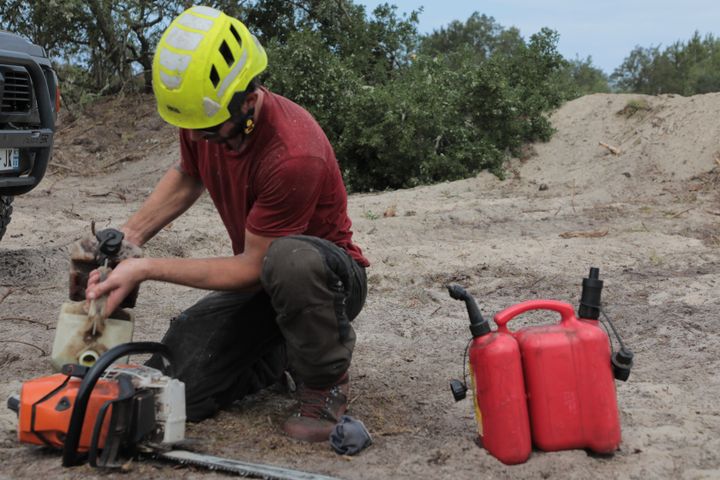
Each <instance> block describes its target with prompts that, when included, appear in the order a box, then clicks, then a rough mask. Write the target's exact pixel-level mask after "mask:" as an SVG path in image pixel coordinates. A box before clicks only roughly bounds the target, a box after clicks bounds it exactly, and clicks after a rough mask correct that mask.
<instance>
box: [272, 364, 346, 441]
mask: <svg viewBox="0 0 720 480" xmlns="http://www.w3.org/2000/svg"><path fill="white" fill-rule="evenodd" d="M298 393H299V397H300V411H299V412H298V413H296V414H294V415H293V416H291V417H290V418H288V419H287V420H286V421H285V423H284V424H283V430H284V431H285V433H286V434H287V435H288V436H290V437H292V438H294V439H296V440H303V441H305V442H327V441H328V440H329V439H330V432H332V429H333V427H335V424H336V423H337V422H338V420H339V419H340V417H341V416H342V415H343V414H344V413H345V410H347V404H348V395H349V393H350V381H349V375H348V374H347V372H345V374H343V376H342V377H340V379H339V380H338V381H337V382H335V384H334V385H331V386H329V387H326V388H312V387H309V386H307V385H305V384H302V385H300V386H299V387H298Z"/></svg>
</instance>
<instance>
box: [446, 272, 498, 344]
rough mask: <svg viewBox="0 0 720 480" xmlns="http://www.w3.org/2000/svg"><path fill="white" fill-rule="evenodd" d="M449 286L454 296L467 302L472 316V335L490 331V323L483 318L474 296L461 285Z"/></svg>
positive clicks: (451, 294)
mask: <svg viewBox="0 0 720 480" xmlns="http://www.w3.org/2000/svg"><path fill="white" fill-rule="evenodd" d="M447 288H448V292H449V293H450V296H451V297H452V298H454V299H455V300H463V301H464V302H465V306H466V307H467V311H468V316H469V317H470V333H471V334H472V336H473V337H475V338H477V337H482V336H483V335H487V334H488V333H490V324H489V323H488V321H487V320H485V319H484V318H483V316H482V313H480V309H479V308H478V306H477V302H475V299H474V298H473V296H472V295H470V294H469V293H468V292H467V291H465V289H464V288H463V287H461V286H460V285H448V287H447Z"/></svg>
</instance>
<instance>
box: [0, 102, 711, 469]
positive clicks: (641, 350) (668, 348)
mask: <svg viewBox="0 0 720 480" xmlns="http://www.w3.org/2000/svg"><path fill="white" fill-rule="evenodd" d="M630 98H635V97H630V96H622V95H593V96H590V97H585V98H582V99H579V100H577V101H575V102H571V103H570V104H568V105H566V106H565V107H563V109H561V110H560V111H559V112H558V113H557V114H556V115H555V116H554V118H553V123H554V125H555V126H556V128H557V129H558V133H557V135H556V136H555V138H554V139H553V140H552V141H551V142H550V143H548V144H542V145H536V146H535V147H534V148H535V150H536V152H535V153H536V154H535V155H534V156H532V157H530V158H529V159H527V160H525V161H519V160H515V161H513V162H512V164H511V165H510V166H509V172H510V173H509V175H508V179H507V180H505V181H499V180H497V179H496V178H494V177H491V176H490V175H487V174H481V175H479V176H478V177H477V178H474V179H469V180H465V181H460V182H454V183H446V184H440V185H435V186H431V187H423V188H416V189H412V190H406V191H397V192H387V193H380V194H365V195H354V196H352V197H351V199H350V213H351V217H352V219H353V221H354V231H355V234H356V239H357V241H358V243H359V244H360V245H361V246H362V247H363V248H364V251H365V252H366V253H367V256H368V257H369V258H370V259H371V261H372V262H373V265H372V267H371V269H370V270H369V283H370V294H369V298H368V303H367V306H366V308H365V310H364V311H363V313H362V314H361V315H360V317H359V318H358V319H357V320H356V324H355V326H356V329H357V332H358V345H357V348H356V354H355V360H354V362H353V366H352V370H351V374H352V378H353V383H352V389H353V392H352V393H351V398H352V404H351V412H352V414H353V415H354V416H356V417H358V418H360V419H362V420H363V421H364V422H365V424H366V425H367V426H368V428H369V429H370V430H371V432H372V434H373V435H374V439H375V443H374V445H373V446H372V447H371V448H370V449H368V450H367V451H365V452H363V453H362V454H361V455H359V456H358V457H355V458H351V459H348V458H342V457H339V456H337V455H336V454H334V453H333V452H332V451H331V450H330V448H329V447H328V446H327V445H324V444H323V445H303V444H299V443H296V442H294V441H291V440H289V439H287V438H285V437H284V436H283V435H282V434H281V433H280V432H279V429H278V426H279V425H280V423H281V422H282V420H283V418H284V415H285V414H286V412H287V410H288V408H289V407H290V406H291V404H292V402H291V400H289V399H287V398H285V397H284V396H282V395H280V394H278V393H275V392H266V393H263V394H261V395H258V396H256V397H253V398H250V399H246V400H244V401H243V402H241V403H239V404H237V405H236V406H234V407H233V408H232V409H231V410H230V411H227V412H224V413H222V414H221V415H220V416H219V417H217V418H215V419H212V420H209V421H206V422H203V423H201V424H197V425H191V426H190V427H189V432H188V435H189V436H192V437H196V438H200V439H202V441H203V445H204V446H203V448H204V449H205V450H206V451H207V452H209V453H212V454H215V455H220V456H228V457H233V458H238V459H243V460H248V461H256V462H267V463H273V464H278V465H285V466H290V467H295V468H303V469H305V470H308V471H314V472H318V473H325V474H331V475H335V476H338V477H341V478H347V479H360V478H363V479H380V478H407V479H411V478H413V479H414V478H424V479H436V478H453V479H471V478H472V479H476V478H578V479H585V478H638V479H639V478H643V479H645V478H682V479H710V478H720V453H719V452H720V407H718V403H717V396H718V394H719V393H720V376H718V374H717V372H718V370H719V368H720V356H719V355H718V351H719V348H718V346H719V345H720V316H719V315H718V311H719V309H720V298H719V297H718V295H717V291H718V288H719V287H720V253H719V251H718V247H719V246H720V231H719V229H718V225H720V194H718V187H719V186H720V161H719V160H716V159H717V158H718V153H719V152H720V144H718V140H717V139H718V138H720V118H718V116H717V112H718V111H719V110H720V94H710V95H705V96H701V97H693V98H682V97H647V98H648V100H649V102H650V106H651V107H652V110H651V111H649V112H639V113H637V114H635V115H633V116H631V117H626V116H622V115H618V114H617V113H616V112H618V111H620V110H622V109H623V107H624V106H625V105H626V103H627V101H628V100H629V99H630ZM140 100H142V101H143V102H144V103H142V104H140V105H139V106H138V105H137V104H136V102H139V101H140ZM111 113H112V114H111ZM63 121H64V123H63V127H62V129H61V131H60V134H59V138H58V141H57V149H56V151H57V154H56V156H55V159H54V162H55V165H54V166H53V167H52V170H51V172H50V174H49V175H48V177H47V178H46V179H45V180H44V181H43V183H42V185H41V186H40V187H39V188H38V189H36V190H35V191H33V192H32V193H31V194H29V195H26V196H23V197H19V198H18V199H16V201H15V214H14V216H13V221H12V223H11V224H10V227H9V229H8V233H7V234H6V237H5V238H4V239H3V241H2V243H0V299H3V300H2V301H0V325H2V328H3V331H4V334H3V335H2V343H0V363H1V364H2V366H3V369H2V371H1V372H0V398H5V397H7V396H8V395H9V394H11V393H14V392H16V391H17V390H18V388H19V386H20V383H21V381H22V380H23V379H27V378H30V377H33V376H37V375H40V374H44V373H46V372H48V371H49V359H48V357H47V355H46V354H47V353H48V352H49V351H50V347H51V345H52V340H53V336H54V330H53V327H54V324H55V321H56V318H57V314H58V311H59V307H60V304H61V303H62V302H63V301H65V299H66V295H67V268H68V256H67V250H68V246H69V245H70V244H71V243H72V242H73V241H74V240H75V239H77V238H79V237H80V236H81V235H82V234H83V233H84V232H87V231H88V229H89V222H90V220H91V219H94V220H95V221H96V222H97V224H98V225H99V226H100V227H105V226H118V225H120V224H122V222H123V221H124V220H125V219H126V218H127V216H128V214H129V213H130V212H131V211H133V210H135V209H136V208H138V206H139V204H140V202H141V201H142V199H143V198H144V197H145V196H146V195H147V193H148V192H149V190H150V189H151V188H152V185H153V184H154V182H155V181H156V180H157V179H158V178H159V176H160V175H162V173H163V172H164V171H165V169H166V168H168V167H169V166H170V165H171V164H172V163H173V162H174V160H175V158H176V146H175V134H174V132H173V131H172V130H171V129H169V128H167V127H165V126H163V125H162V123H161V122H160V121H159V120H158V119H157V118H156V117H154V115H153V113H152V100H151V99H150V98H148V97H145V98H144V99H137V98H132V99H124V100H118V101H115V102H110V103H107V104H105V105H102V106H98V107H97V108H95V109H93V110H91V111H90V112H89V116H83V117H78V118H71V117H65V118H64V120H63ZM93 125H94V126H93ZM599 142H604V143H606V144H608V145H611V146H614V147H617V148H619V149H620V152H621V153H620V155H613V154H612V153H610V152H609V151H608V149H606V148H604V147H601V146H599ZM561 234H564V235H561ZM229 253H230V249H229V246H228V242H227V241H226V234H225V232H224V229H223V227H222V224H221V223H220V221H219V218H218V217H217V215H216V214H215V213H214V209H213V207H212V204H211V203H210V201H209V199H208V198H207V197H206V196H205V197H203V199H202V200H201V201H200V202H199V204H198V205H196V206H194V207H193V208H192V209H191V210H190V211H189V212H188V213H187V214H186V215H184V216H183V217H181V218H180V219H178V220H177V221H176V222H174V223H173V224H172V225H171V226H170V227H169V228H167V229H165V230H163V231H162V232H161V233H160V234H159V235H158V237H156V239H154V240H153V241H152V242H151V243H150V244H149V245H148V248H147V250H146V254H148V255H157V256H169V255H174V256H212V255H225V254H229ZM590 266H597V267H599V268H600V271H601V275H602V277H603V279H604V280H605V285H606V288H605V292H604V304H605V306H606V309H607V312H608V313H609V314H610V315H611V316H612V318H613V319H614V320H615V322H616V325H617V327H618V328H619V329H620V331H621V332H622V333H623V334H624V338H625V341H626V343H627V344H628V345H629V346H631V347H632V348H633V350H634V351H635V353H636V367H635V369H634V370H633V373H632V376H631V378H630V381H629V382H628V383H626V384H622V383H621V384H618V400H619V406H620V410H621V420H622V426H623V444H622V447H621V450H620V451H619V452H618V453H617V454H616V455H615V456H614V457H612V458H598V457H595V456H590V455H588V454H587V453H586V452H584V451H568V452H560V453H551V454H550V453H542V452H535V453H533V455H532V457H531V459H530V460H529V461H528V462H527V463H526V464H524V465H520V466H516V467H505V466H503V465H502V464H500V463H499V462H497V461H496V460H494V459H493V458H492V457H490V456H488V455H487V454H486V453H485V452H484V451H483V450H481V449H479V448H478V447H477V446H475V444H474V443H473V441H472V439H473V435H474V431H475V426H474V420H473V417H472V404H471V401H470V400H466V401H464V402H461V403H457V404H455V403H454V402H453V400H452V397H451V395H450V392H449V389H448V386H447V385H448V380H449V379H450V378H453V377H457V376H459V375H460V373H461V371H462V356H463V349H464V348H465V345H466V343H467V340H468V335H469V332H468V330H467V316H466V313H465V309H464V307H463V305H462V304H461V303H459V302H456V301H453V300H451V299H450V298H449V297H448V295H447V293H446V291H445V289H444V285H445V284H447V283H449V282H457V283H461V284H463V285H465V286H466V287H468V289H469V291H470V292H471V293H473V294H474V295H475V296H476V298H478V300H479V301H480V302H481V308H482V310H483V312H484V313H485V314H486V315H491V314H492V313H495V312H497V311H499V310H501V309H503V308H505V307H507V306H509V305H512V304H514V303H517V302H520V301H523V300H528V299H533V298H554V299H558V300H564V301H568V302H571V303H573V304H576V302H577V300H578V297H579V293H580V288H579V285H580V281H581V279H582V277H583V276H585V275H586V274H587V271H588V268H589V267H590ZM201 295H202V292H198V291H193V290H191V289H187V288H183V287H176V286H171V285H163V284H159V283H148V284H146V285H143V287H142V289H141V292H140V299H139V304H138V306H137V308H136V316H137V317H138V320H137V325H136V339H137V340H158V339H159V338H160V337H161V335H162V333H163V332H164V330H165V329H166V327H167V324H168V319H169V318H171V317H172V316H173V315H175V314H177V313H178V312H179V311H180V310H182V309H183V308H185V307H187V306H189V305H190V304H191V303H192V302H193V301H194V300H195V299H196V298H199V297H200V296H201ZM555 320H556V319H555V318H554V317H551V316H540V317H538V316H536V315H532V316H528V317H527V319H526V321H525V322H519V325H522V324H526V323H529V322H533V323H538V322H541V321H545V322H548V321H555ZM17 342H24V343H17ZM28 344H30V345H28ZM14 426H15V419H14V414H12V413H11V412H9V411H0V462H1V465H2V466H1V467H0V478H38V477H40V476H41V475H47V476H53V477H59V478H80V477H82V478H94V477H97V478H113V477H115V476H117V477H118V478H119V477H120V474H113V475H110V476H109V477H108V476H106V475H97V474H96V473H95V472H93V471H92V470H91V469H89V467H86V466H84V467H78V468H75V469H70V470H64V469H62V468H61V467H60V458H59V456H58V455H56V454H54V453H50V452H45V451H42V450H39V449H33V448H29V447H26V446H20V445H17V444H16V442H15V433H14ZM132 469H133V470H132V473H131V476H132V477H133V478H134V477H138V478H139V477H141V476H142V477H144V478H166V477H168V476H173V477H179V478H203V479H204V478H208V479H209V478H221V477H222V476H221V475H219V474H214V473H206V472H204V471H201V470H193V469H186V468H182V469H176V468H173V467H168V466H155V465H152V464H149V463H143V464H135V465H133V466H132ZM123 478H127V476H123Z"/></svg>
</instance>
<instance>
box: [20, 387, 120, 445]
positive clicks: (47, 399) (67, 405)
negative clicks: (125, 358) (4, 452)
mask: <svg viewBox="0 0 720 480" xmlns="http://www.w3.org/2000/svg"><path fill="white" fill-rule="evenodd" d="M81 382H82V378H78V377H74V376H68V375H64V374H61V373H58V374H55V375H49V376H47V377H42V378H36V379H34V380H30V381H28V382H25V383H24V384H23V386H22V390H21V392H20V414H19V424H18V440H20V441H21V442H24V443H32V444H37V445H46V446H51V447H55V448H60V449H62V448H63V445H64V441H65V436H66V434H67V431H68V427H69V425H70V416H71V415H72V411H73V407H74V406H75V399H76V397H77V394H78V389H79V388H80V384H81ZM119 393H120V387H119V386H118V384H117V382H115V381H108V380H103V379H100V380H99V381H98V383H97V385H96V386H95V388H94V389H93V393H92V396H91V397H90V401H89V403H88V406H87V412H86V415H85V418H88V419H95V418H97V417H98V413H99V411H100V409H101V408H102V406H103V405H104V404H105V403H106V402H107V401H110V400H115V399H117V398H118V396H119ZM109 409H110V410H109V411H108V412H107V415H105V421H104V422H103V426H102V430H101V432H100V436H99V442H98V447H99V448H103V447H104V445H105V439H106V437H107V431H108V425H109V423H110V417H111V414H112V406H110V407H109ZM94 424H95V422H94V421H88V422H85V423H84V425H83V428H82V432H81V434H80V442H79V444H78V448H77V451H78V452H83V453H84V452H87V451H88V450H89V449H90V444H91V440H92V435H93V428H94Z"/></svg>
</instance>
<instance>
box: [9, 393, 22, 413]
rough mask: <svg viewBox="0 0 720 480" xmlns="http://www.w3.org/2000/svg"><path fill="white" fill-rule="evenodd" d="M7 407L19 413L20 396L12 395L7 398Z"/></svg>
mask: <svg viewBox="0 0 720 480" xmlns="http://www.w3.org/2000/svg"><path fill="white" fill-rule="evenodd" d="M7 407H8V408H9V409H10V410H12V411H13V412H15V413H17V414H20V397H18V396H17V395H12V396H11V397H10V398H8V399H7Z"/></svg>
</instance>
